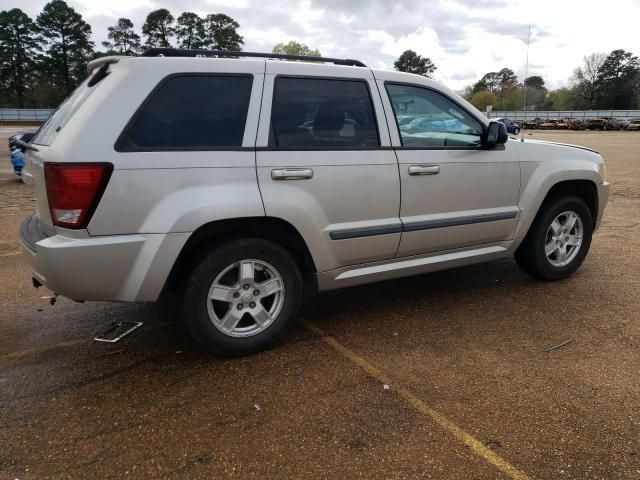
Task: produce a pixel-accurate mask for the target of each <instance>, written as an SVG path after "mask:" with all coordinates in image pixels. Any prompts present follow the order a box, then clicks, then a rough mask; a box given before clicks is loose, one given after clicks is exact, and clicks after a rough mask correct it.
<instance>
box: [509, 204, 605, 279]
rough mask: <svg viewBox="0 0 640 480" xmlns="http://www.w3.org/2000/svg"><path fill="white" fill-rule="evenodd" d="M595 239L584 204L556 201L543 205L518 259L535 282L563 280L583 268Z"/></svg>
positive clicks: (518, 251)
mask: <svg viewBox="0 0 640 480" xmlns="http://www.w3.org/2000/svg"><path fill="white" fill-rule="evenodd" d="M592 235H593V217H592V215H591V211H590V210H589V207H588V206H587V204H586V203H585V202H584V200H582V199H581V198H579V197H575V196H567V197H556V198H554V199H551V200H548V201H545V202H544V203H543V205H542V207H541V209H540V211H539V212H538V215H537V216H536V218H535V220H534V221H533V224H532V225H531V228H530V229H529V232H528V233H527V236H526V237H525V239H524V241H523V242H522V244H521V245H520V247H518V250H517V251H516V253H515V259H516V262H517V264H518V266H520V268H522V269H523V270H524V271H525V272H527V273H528V274H530V275H531V276H533V277H535V278H538V279H541V280H546V281H555V280H562V279H564V278H567V277H569V276H570V275H572V274H574V273H575V272H576V271H577V270H578V268H580V265H582V262H583V261H584V259H585V257H586V255H587V252H588V251H589V247H590V246H591V237H592Z"/></svg>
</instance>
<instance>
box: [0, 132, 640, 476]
mask: <svg viewBox="0 0 640 480" xmlns="http://www.w3.org/2000/svg"><path fill="white" fill-rule="evenodd" d="M3 134H4V136H5V137H6V131H5V132H3ZM525 137H528V135H527V134H526V133H525ZM532 138H543V139H550V140H556V141H562V142H568V143H577V144H582V145H587V146H589V147H594V148H595V149H597V150H599V151H600V152H601V153H602V154H603V155H604V157H605V159H606V160H607V162H608V172H609V177H610V180H611V183H612V197H611V198H610V203H609V207H608V208H607V212H606V217H605V220H604V224H603V226H602V228H601V229H600V230H599V231H598V232H597V234H596V236H595V239H594V241H593V245H592V248H591V253H590V255H589V256H588V257H587V260H586V262H585V264H584V266H583V267H582V269H581V270H580V271H579V273H578V274H577V275H576V276H575V277H573V278H571V279H569V280H567V281H563V282H560V283H553V284H548V283H539V282H536V281H534V280H532V279H530V278H529V277H527V276H526V275H525V274H523V273H521V272H520V271H519V270H518V269H517V267H516V266H515V264H514V262H513V261H510V260H505V261H499V262H494V263H490V264H485V265H478V266H473V267H468V268H461V269H457V270H451V271H447V272H441V273H435V274H430V275H424V276H421V277H414V278H409V279H403V280H399V281H392V282H386V283H381V284H376V285H371V286H367V287H360V288H354V289H349V290H343V291H339V292H334V293H328V294H323V295H321V296H320V297H319V298H318V299H317V300H316V301H313V302H311V303H310V304H308V305H306V307H305V310H304V312H303V314H302V315H301V317H302V318H301V320H302V319H304V321H301V322H300V323H299V325H298V326H297V327H296V328H294V330H293V331H292V332H291V334H290V335H289V336H288V337H287V338H286V339H285V340H284V341H283V343H282V344H281V345H280V346H279V347H278V348H277V349H274V350H272V351H269V352H265V353H262V354H259V355H255V356H252V357H247V358H242V359H235V360H220V359H217V358H213V357H210V356H208V355H207V354H205V353H203V352H202V351H201V350H200V349H198V348H197V347H195V346H193V345H192V344H191V343H190V342H189V340H188V338H187V337H186V334H185V333H184V331H183V330H182V328H181V327H180V325H179V324H177V323H175V322H174V321H173V317H174V310H173V306H172V304H171V302H168V301H166V302H163V303H162V304H160V305H127V304H106V303H88V304H75V303H72V302H70V301H68V300H65V299H62V300H60V301H59V302H58V304H56V305H55V306H54V307H51V306H49V305H48V303H47V301H46V300H42V299H40V298H39V296H40V295H42V294H43V292H42V291H35V290H33V288H31V285H30V277H29V274H28V272H27V269H26V268H25V266H24V265H23V263H22V261H21V258H20V256H19V255H18V254H17V252H18V242H17V240H16V229H17V227H18V224H19V221H20V219H21V218H22V217H23V216H24V215H25V214H26V213H28V212H29V211H30V210H31V209H32V208H33V199H32V193H31V191H30V189H29V188H28V187H27V186H25V185H23V184H21V183H19V182H17V181H15V180H13V179H11V177H10V175H9V174H8V171H9V166H8V159H7V158H6V151H5V150H2V151H0V172H1V173H0V278H2V282H1V283H0V305H1V306H2V308H0V331H1V336H0V477H2V478H20V479H27V478H49V477H53V478H87V477H93V478H123V477H128V478H242V479H245V478H292V477H297V478H300V477H304V478H436V479H441V478H452V479H461V478H465V479H467V478H469V479H474V478H477V479H485V478H521V479H522V478H540V479H562V478H579V479H585V478H590V479H591V478H598V479H600V478H603V479H614V478H615V479H617V478H640V428H639V427H640V401H639V400H638V399H639V398H640V382H639V381H638V372H639V371H640V355H639V350H638V348H639V347H640V288H639V286H640V155H639V153H638V152H640V133H635V132H620V133H616V132H602V133H589V132H564V133H563V132H535V133H534V134H533V135H532ZM0 148H2V149H6V141H5V140H4V138H2V139H0ZM123 318H133V319H138V320H141V321H143V322H144V326H143V327H142V328H140V329H139V330H138V331H137V332H136V333H134V334H133V335H132V336H130V337H128V338H126V339H125V340H123V341H122V342H120V343H118V344H115V345H111V346H109V345H106V344H99V343H96V342H93V341H92V338H93V336H94V335H95V334H96V333H97V332H99V331H101V330H104V329H105V328H106V327H107V326H108V325H109V324H110V322H111V321H112V320H115V319H123ZM305 322H307V323H306V324H305ZM565 339H570V340H571V342H570V343H569V344H567V345H566V346H564V347H562V348H559V349H557V350H554V351H551V352H544V351H543V350H544V349H545V347H547V346H549V345H552V344H555V343H558V342H560V341H563V340H565ZM385 384H386V385H389V388H388V389H386V388H384V385H385Z"/></svg>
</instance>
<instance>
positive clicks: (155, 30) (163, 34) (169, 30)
mask: <svg viewBox="0 0 640 480" xmlns="http://www.w3.org/2000/svg"><path fill="white" fill-rule="evenodd" d="M173 24H174V18H173V15H171V13H170V12H169V10H167V9H166V8H160V9H158V10H154V11H153V12H151V13H149V15H147V19H146V20H145V22H144V25H143V26H142V34H143V35H144V36H145V37H146V39H145V45H146V46H147V47H160V48H169V47H171V37H173V36H174V34H175V27H174V25H173Z"/></svg>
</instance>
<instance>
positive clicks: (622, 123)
mask: <svg viewBox="0 0 640 480" xmlns="http://www.w3.org/2000/svg"><path fill="white" fill-rule="evenodd" d="M616 121H617V127H618V129H619V130H624V129H625V128H627V127H628V126H629V124H630V123H631V120H629V119H628V118H618V119H617V120H616Z"/></svg>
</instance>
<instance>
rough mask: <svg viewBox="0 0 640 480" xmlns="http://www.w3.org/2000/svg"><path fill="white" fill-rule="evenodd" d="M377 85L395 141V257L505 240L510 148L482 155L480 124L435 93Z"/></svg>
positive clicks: (510, 213) (515, 178)
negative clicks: (398, 234)
mask: <svg viewBox="0 0 640 480" xmlns="http://www.w3.org/2000/svg"><path fill="white" fill-rule="evenodd" d="M379 84H380V85H379V86H380V90H381V92H386V93H387V95H388V97H385V98H383V101H384V102H385V105H386V107H387V109H388V110H391V111H392V112H393V113H392V115H391V116H392V117H393V118H395V128H396V130H395V132H393V133H392V138H393V136H394V135H393V134H395V135H397V137H396V138H397V142H398V143H397V145H395V146H396V153H397V156H398V163H399V169H400V180H401V192H402V201H401V204H402V207H401V211H400V218H401V220H402V224H403V234H402V240H401V243H400V248H399V250H398V256H407V255H415V254H423V253H429V252H437V251H442V250H450V249H456V248H461V247H468V246H473V245H482V244H488V243H493V242H498V241H502V240H510V239H512V238H513V234H514V230H515V227H516V224H517V217H518V214H519V208H518V197H519V191H520V165H519V162H518V158H517V154H516V152H515V149H514V148H513V145H510V144H509V142H507V143H506V144H504V145H499V146H497V147H496V148H493V149H491V150H485V149H482V148H481V140H482V135H483V126H482V123H481V122H480V121H479V120H478V119H476V118H475V117H474V116H473V115H472V114H471V113H469V112H468V111H467V110H466V109H465V108H463V107H462V106H461V105H459V104H458V103H456V102H455V101H454V100H453V99H451V98H450V97H448V96H445V95H444V94H442V93H440V92H438V91H436V90H434V89H431V88H428V87H427V86H420V85H407V84H400V83H393V82H383V81H380V82H379ZM383 96H384V94H383ZM390 120H391V119H390ZM393 123H394V122H392V121H390V128H392V129H393V127H394V125H393Z"/></svg>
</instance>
